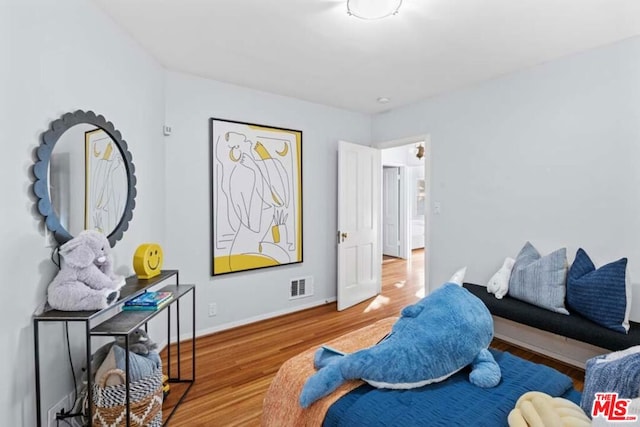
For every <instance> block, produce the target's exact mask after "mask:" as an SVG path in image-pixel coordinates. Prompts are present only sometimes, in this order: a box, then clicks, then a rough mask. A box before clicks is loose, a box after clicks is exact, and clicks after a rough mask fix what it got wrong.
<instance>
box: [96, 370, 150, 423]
mask: <svg viewBox="0 0 640 427" xmlns="http://www.w3.org/2000/svg"><path fill="white" fill-rule="evenodd" d="M112 375H116V376H119V377H120V378H122V381H124V378H125V373H124V371H122V370H120V369H112V370H110V371H109V372H107V373H106V374H105V375H104V377H103V378H102V379H101V381H100V383H99V384H93V387H92V395H91V396H92V398H91V400H92V404H91V414H92V418H93V420H92V423H91V425H92V426H99V427H116V426H118V427H119V426H126V425H127V405H126V398H127V394H126V393H127V389H126V385H125V384H118V385H110V386H106V385H105V384H106V381H107V379H108V378H109V377H110V376H112ZM129 386H130V387H129V398H130V399H129V400H130V415H131V426H135V427H160V426H162V369H161V368H158V369H156V370H155V371H154V372H153V373H152V374H151V375H149V376H147V377H145V378H142V379H141V380H138V381H133V382H131V383H130V384H129Z"/></svg>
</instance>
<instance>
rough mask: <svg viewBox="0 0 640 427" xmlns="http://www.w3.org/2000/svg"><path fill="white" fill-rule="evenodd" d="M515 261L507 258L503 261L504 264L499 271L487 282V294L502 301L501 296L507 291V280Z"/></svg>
mask: <svg viewBox="0 0 640 427" xmlns="http://www.w3.org/2000/svg"><path fill="white" fill-rule="evenodd" d="M515 262H516V260H515V259H513V258H509V257H507V258H506V259H505V260H504V264H502V267H500V270H498V271H497V272H496V274H494V275H493V276H491V279H489V282H487V292H489V293H490V294H494V295H495V296H496V298H498V299H502V297H503V296H505V295H506V294H507V292H508V291H509V278H510V277H511V270H513V264H515Z"/></svg>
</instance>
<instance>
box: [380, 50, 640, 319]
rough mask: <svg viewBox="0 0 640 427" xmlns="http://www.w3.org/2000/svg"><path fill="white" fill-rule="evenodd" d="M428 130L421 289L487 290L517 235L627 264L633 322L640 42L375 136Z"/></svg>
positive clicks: (639, 308)
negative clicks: (427, 235)
mask: <svg viewBox="0 0 640 427" xmlns="http://www.w3.org/2000/svg"><path fill="white" fill-rule="evenodd" d="M424 133H429V134H430V135H431V138H432V155H433V158H432V174H433V175H432V177H433V180H432V185H431V190H432V193H431V194H432V197H431V202H432V203H435V202H440V203H441V204H442V214H441V215H433V216H432V221H431V226H432V230H431V247H430V251H431V271H429V280H430V286H431V287H432V288H433V287H435V286H438V285H439V284H440V283H442V282H443V281H445V280H446V279H447V278H448V277H450V276H451V274H452V273H453V272H454V271H455V270H456V269H457V268H459V267H461V266H464V265H467V266H468V269H467V280H468V281H470V282H476V283H481V284H484V283H486V281H487V280H488V279H489V278H490V277H491V275H492V274H493V273H494V272H495V271H496V270H497V269H498V268H499V267H500V265H501V264H502V262H503V260H504V258H505V257H506V256H515V255H516V254H517V252H518V251H519V250H520V248H521V247H522V245H523V244H524V243H525V241H526V240H530V241H531V242H532V243H533V244H534V245H535V246H536V247H537V248H538V249H539V250H540V251H541V252H543V253H548V252H550V251H552V250H554V249H557V248H559V247H567V248H568V255H569V262H571V261H572V260H573V258H574V256H575V252H576V250H577V248H578V247H583V248H585V250H586V251H587V252H588V253H589V254H591V255H592V257H593V259H594V263H595V264H596V265H602V264H603V263H607V262H610V261H613V260H615V259H618V258H620V257H624V256H626V257H628V258H629V268H630V273H631V278H632V280H633V281H634V282H635V283H636V285H635V288H634V292H635V295H638V296H639V297H637V298H635V300H634V304H633V316H632V317H635V319H636V320H638V319H640V286H639V285H638V283H640V238H639V237H640V185H639V184H640V168H639V167H638V164H639V163H640V38H638V37H636V38H633V39H629V40H626V41H623V42H620V43H617V44H614V45H610V46H607V47H604V48H600V49H596V50H592V51H589V52H585V53H582V54H579V55H575V56H571V57H566V58H564V59H561V60H557V61H554V62H550V63H546V64H543V65H540V66H538V67H535V68H532V69H529V70H526V71H523V72H519V73H515V74H512V75H508V76H505V77H502V78H500V79H496V80H493V81H489V82H485V83H482V84H479V85H477V86H474V87H470V88H466V89H463V90H459V91H457V92H454V93H450V94H445V95H442V96H438V97H435V98H433V99H429V100H425V101H423V102H420V103H417V104H414V105H411V106H408V107H405V108H402V109H397V110H393V111H390V112H388V113H383V114H379V115H377V116H375V117H374V120H373V136H374V140H375V141H386V140H391V139H396V138H401V137H405V136H410V135H416V134H424Z"/></svg>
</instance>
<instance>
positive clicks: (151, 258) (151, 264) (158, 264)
mask: <svg viewBox="0 0 640 427" xmlns="http://www.w3.org/2000/svg"><path fill="white" fill-rule="evenodd" d="M162 261H163V256H162V248H161V247H160V245H158V244H157V243H143V244H142V245H140V246H138V249H136V252H135V253H134V254H133V270H134V271H135V272H136V274H137V275H138V278H139V279H150V278H152V277H155V276H157V275H158V274H160V271H161V269H162Z"/></svg>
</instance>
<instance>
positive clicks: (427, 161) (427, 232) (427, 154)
mask: <svg viewBox="0 0 640 427" xmlns="http://www.w3.org/2000/svg"><path fill="white" fill-rule="evenodd" d="M418 143H424V178H425V179H424V181H425V183H424V185H425V188H424V192H425V194H424V203H425V215H424V248H425V249H424V270H425V275H424V291H425V295H426V294H429V293H430V292H431V288H430V286H429V284H430V280H429V278H430V276H431V268H429V267H430V262H431V216H432V209H431V181H432V179H433V176H432V175H433V174H432V168H431V157H432V155H431V152H432V151H431V135H429V134H422V135H414V136H408V137H405V138H399V139H392V140H387V141H381V142H376V143H374V144H372V145H371V146H372V147H374V148H377V149H379V150H384V149H385V148H394V147H400V146H402V145H409V144H418ZM380 169H382V164H381V165H380ZM380 191H381V192H382V187H381V188H380ZM381 209H382V205H381ZM380 223H381V225H380V233H379V235H378V248H379V251H380V257H379V258H380V260H381V261H380V262H382V243H383V242H382V221H380ZM407 255H408V256H410V254H407Z"/></svg>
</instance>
